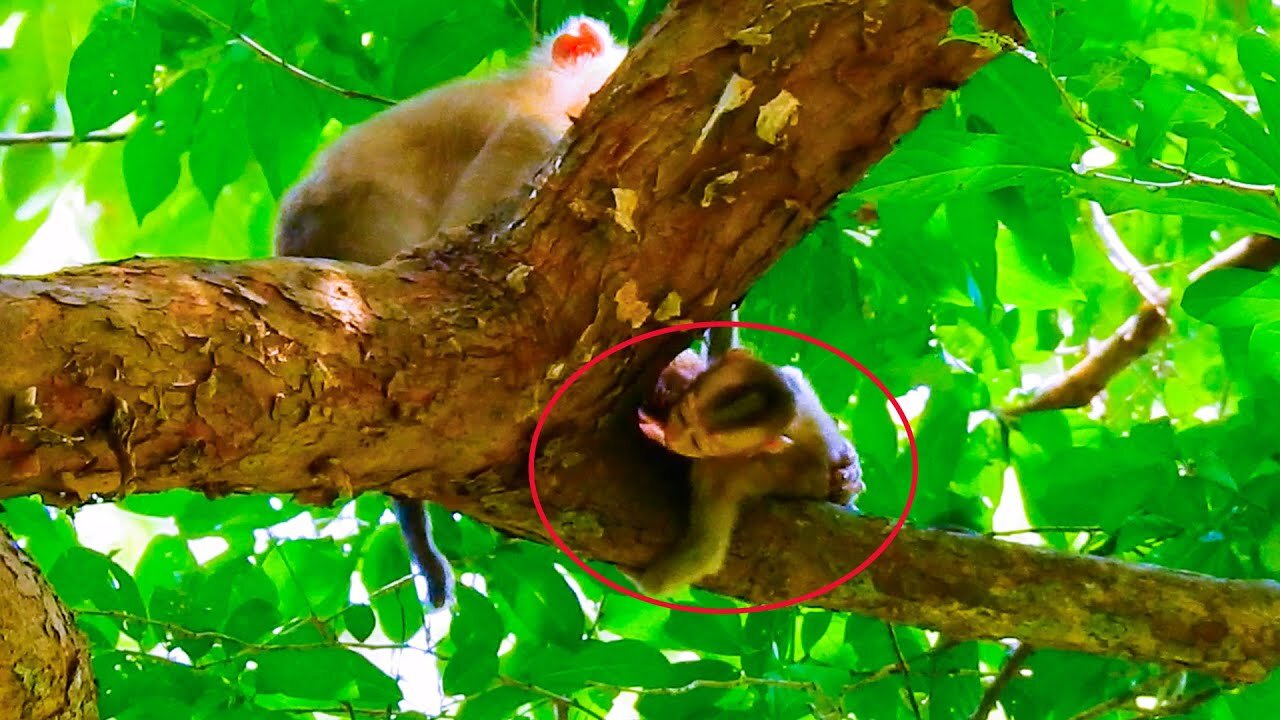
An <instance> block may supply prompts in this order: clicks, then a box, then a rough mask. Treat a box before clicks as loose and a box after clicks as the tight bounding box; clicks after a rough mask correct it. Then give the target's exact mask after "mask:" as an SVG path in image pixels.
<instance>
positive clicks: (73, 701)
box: [0, 527, 98, 720]
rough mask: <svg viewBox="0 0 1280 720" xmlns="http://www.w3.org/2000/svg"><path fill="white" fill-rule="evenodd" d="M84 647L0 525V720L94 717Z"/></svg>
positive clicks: (46, 587)
mask: <svg viewBox="0 0 1280 720" xmlns="http://www.w3.org/2000/svg"><path fill="white" fill-rule="evenodd" d="M97 717H98V705H97V694H96V688H95V687H94V682H93V671H92V669H91V666H90V664H89V647H88V643H87V642H86V641H85V638H84V635H82V634H81V633H80V630H79V628H77V627H76V624H75V620H74V619H73V618H72V617H71V613H70V612H68V611H67V609H66V608H65V607H63V606H62V603H61V602H59V601H58V598H57V596H55V595H54V594H53V589H52V588H50V587H49V584H48V583H47V582H45V580H44V577H43V576H42V575H41V574H40V571H39V570H38V569H36V566H35V565H34V564H33V563H32V562H31V559H30V558H28V557H27V556H26V554H25V553H23V552H22V550H21V549H19V548H18V546H17V544H15V543H14V541H13V538H12V537H11V536H10V535H9V533H8V532H6V531H5V530H4V528H2V527H0V720H97Z"/></svg>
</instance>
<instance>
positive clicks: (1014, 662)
mask: <svg viewBox="0 0 1280 720" xmlns="http://www.w3.org/2000/svg"><path fill="white" fill-rule="evenodd" d="M1032 652H1034V650H1033V648H1032V647H1031V645H1030V644H1029V643H1019V644H1018V648H1017V649H1016V650H1014V651H1013V654H1011V655H1010V656H1009V659H1008V660H1005V661H1004V667H1002V668H1000V674H999V675H997V676H996V679H995V680H993V681H992V682H991V684H990V685H988V686H987V691H986V692H984V693H983V694H982V700H981V701H980V702H979V703H978V707H977V708H976V709H974V711H973V714H972V715H970V716H969V720H987V716H989V715H990V714H991V711H992V710H995V709H996V703H998V702H999V701H1000V695H1001V693H1003V692H1004V689H1005V688H1006V687H1008V686H1009V681H1010V680H1012V679H1013V677H1014V676H1015V675H1017V674H1018V671H1019V670H1021V669H1022V666H1023V664H1025V663H1026V662H1027V658H1029V657H1031V653H1032Z"/></svg>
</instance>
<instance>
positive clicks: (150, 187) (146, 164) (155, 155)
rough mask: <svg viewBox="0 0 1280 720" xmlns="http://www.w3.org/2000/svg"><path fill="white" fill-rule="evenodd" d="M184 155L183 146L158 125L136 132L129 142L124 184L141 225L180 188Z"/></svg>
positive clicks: (152, 123) (144, 125) (126, 146)
mask: <svg viewBox="0 0 1280 720" xmlns="http://www.w3.org/2000/svg"><path fill="white" fill-rule="evenodd" d="M181 155H182V146H181V145H180V144H179V143H178V142H176V141H175V139H174V138H173V136H171V135H169V134H168V133H166V132H165V131H164V129H163V125H160V124H159V123H156V122H146V123H144V124H142V125H141V126H139V127H136V128H134V131H133V133H132V134H130V136H129V139H128V140H127V141H126V142H125V144H124V184H125V188H127V189H128V191H129V204H130V205H131V206H132V207H133V214H134V216H135V217H136V218H137V219H138V224H139V225H141V224H142V220H143V218H145V217H146V216H147V215H148V214H149V213H150V212H151V211H152V210H155V209H156V208H157V207H159V206H160V203H162V202H164V199H165V198H167V197H169V194H170V193H172V192H173V190H174V188H176V187H178V178H179V177H180V176H181V175H182V164H181V162H179V158H180V157H181Z"/></svg>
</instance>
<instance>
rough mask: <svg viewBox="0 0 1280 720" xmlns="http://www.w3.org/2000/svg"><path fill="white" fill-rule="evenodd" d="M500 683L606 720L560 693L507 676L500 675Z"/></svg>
mask: <svg viewBox="0 0 1280 720" xmlns="http://www.w3.org/2000/svg"><path fill="white" fill-rule="evenodd" d="M498 681H499V682H501V683H502V684H503V685H506V686H508V687H513V688H519V689H521V690H524V691H526V692H531V693H537V694H538V695H541V696H543V697H545V698H546V699H547V700H549V701H551V702H552V703H562V704H564V705H568V706H570V707H572V708H574V709H576V710H578V711H579V712H582V713H585V714H587V715H590V716H591V717H593V718H595V719H596V720H605V718H604V716H603V715H601V714H600V713H598V712H596V711H595V710H592V709H591V708H589V707H587V706H586V705H583V704H582V703H580V702H578V701H577V700H574V699H573V698H571V697H567V696H565V695H561V694H560V693H556V692H552V691H550V690H547V689H546V688H540V687H538V686H537V685H532V684H530V683H527V682H521V681H519V680H516V679H515V678H511V677H507V676H506V675H499V676H498Z"/></svg>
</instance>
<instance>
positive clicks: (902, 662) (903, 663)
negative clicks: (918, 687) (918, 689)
mask: <svg viewBox="0 0 1280 720" xmlns="http://www.w3.org/2000/svg"><path fill="white" fill-rule="evenodd" d="M884 626H885V628H886V629H888V631H889V644H890V645H892V646H893V654H894V656H895V657H896V658H897V660H898V667H899V668H901V669H902V689H903V691H904V692H905V693H906V695H907V702H908V703H910V704H911V712H912V713H914V714H915V717H916V720H923V717H922V716H921V715H920V703H918V702H916V694H915V691H914V690H912V689H911V671H910V670H909V669H908V668H907V659H906V658H905V657H904V656H903V655H902V646H901V645H899V644H898V633H897V632H896V631H895V630H894V629H893V623H885V624H884Z"/></svg>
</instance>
